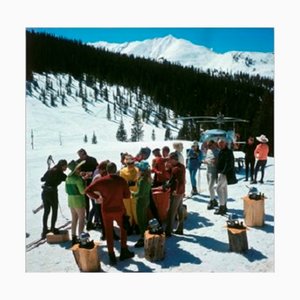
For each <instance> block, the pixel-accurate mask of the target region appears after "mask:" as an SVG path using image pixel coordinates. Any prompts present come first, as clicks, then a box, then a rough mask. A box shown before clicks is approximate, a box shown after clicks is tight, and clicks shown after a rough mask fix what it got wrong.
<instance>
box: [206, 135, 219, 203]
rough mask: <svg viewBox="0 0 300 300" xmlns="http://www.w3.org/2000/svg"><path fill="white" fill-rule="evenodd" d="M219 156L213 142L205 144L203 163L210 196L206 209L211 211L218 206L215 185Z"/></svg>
mask: <svg viewBox="0 0 300 300" xmlns="http://www.w3.org/2000/svg"><path fill="white" fill-rule="evenodd" d="M218 155H219V149H218V147H217V144H216V142H215V141H214V140H210V141H209V142H208V143H207V150H206V155H205V159H204V161H203V163H204V164H206V165H207V169H206V179H207V184H208V190H209V195H210V201H209V203H208V205H207V209H213V208H215V207H216V206H218V201H217V200H216V198H215V196H216V195H215V184H216V182H217V177H218V175H217V158H218Z"/></svg>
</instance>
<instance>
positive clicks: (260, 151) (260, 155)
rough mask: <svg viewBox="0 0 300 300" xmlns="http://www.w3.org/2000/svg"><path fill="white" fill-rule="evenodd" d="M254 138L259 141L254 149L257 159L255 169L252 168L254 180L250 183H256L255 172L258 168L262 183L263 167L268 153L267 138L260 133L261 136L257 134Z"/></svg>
mask: <svg viewBox="0 0 300 300" xmlns="http://www.w3.org/2000/svg"><path fill="white" fill-rule="evenodd" d="M256 139H257V140H258V141H259V142H260V143H259V144H258V145H257V146H256V148H255V150H254V155H255V158H256V159H257V162H256V165H255V170H254V180H253V182H252V183H257V181H256V180H257V173H258V171H259V169H260V170H261V178H260V181H259V182H260V183H264V175H265V167H266V164H267V159H268V154H269V146H268V144H267V143H268V141H269V140H268V138H267V137H266V136H265V135H264V134H262V135H261V136H257V137H256Z"/></svg>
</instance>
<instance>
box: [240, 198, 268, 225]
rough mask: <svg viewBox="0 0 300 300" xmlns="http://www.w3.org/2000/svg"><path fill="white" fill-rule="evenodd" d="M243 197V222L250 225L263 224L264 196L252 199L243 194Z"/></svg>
mask: <svg viewBox="0 0 300 300" xmlns="http://www.w3.org/2000/svg"><path fill="white" fill-rule="evenodd" d="M243 199H244V220H245V224H246V225H247V226H250V227H255V226H258V227H260V226H263V225H264V219H265V198H262V199H261V200H253V199H250V198H249V197H248V196H245V197H243Z"/></svg>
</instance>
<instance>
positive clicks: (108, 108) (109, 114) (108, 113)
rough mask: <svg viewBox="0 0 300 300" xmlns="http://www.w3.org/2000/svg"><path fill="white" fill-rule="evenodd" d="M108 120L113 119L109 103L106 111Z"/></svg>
mask: <svg viewBox="0 0 300 300" xmlns="http://www.w3.org/2000/svg"><path fill="white" fill-rule="evenodd" d="M106 118H107V120H110V119H111V113H110V106H109V104H108V103H107V110H106Z"/></svg>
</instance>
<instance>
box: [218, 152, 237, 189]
mask: <svg viewBox="0 0 300 300" xmlns="http://www.w3.org/2000/svg"><path fill="white" fill-rule="evenodd" d="M217 173H221V174H223V175H226V179H227V183H228V184H235V183H237V179H236V177H235V168H234V156H233V152H232V150H230V149H229V148H228V147H225V148H224V149H221V150H220V152H219V155H218V160H217Z"/></svg>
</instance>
